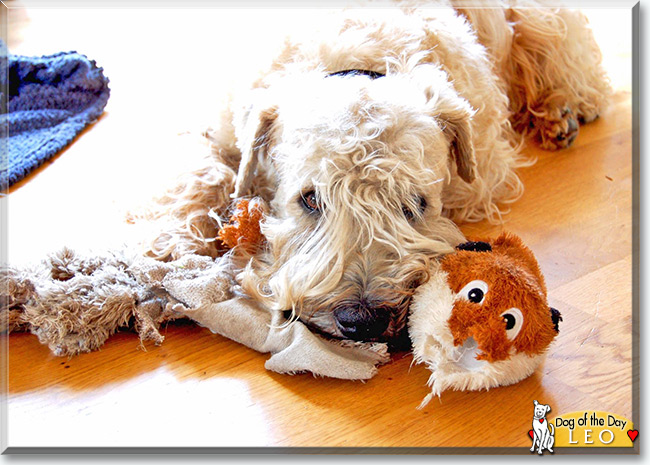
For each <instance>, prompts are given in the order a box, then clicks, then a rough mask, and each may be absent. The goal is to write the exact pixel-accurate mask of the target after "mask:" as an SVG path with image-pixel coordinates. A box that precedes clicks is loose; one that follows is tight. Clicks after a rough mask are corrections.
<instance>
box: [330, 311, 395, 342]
mask: <svg viewBox="0 0 650 465" xmlns="http://www.w3.org/2000/svg"><path fill="white" fill-rule="evenodd" d="M334 319H335V320H336V325H337V326H338V328H339V330H340V331H341V334H343V336H345V337H346V338H348V339H353V340H355V341H371V340H376V339H378V338H379V337H381V335H382V334H383V333H384V331H386V328H388V324H389V323H390V309H389V308H386V307H368V306H367V305H366V304H364V303H359V304H358V305H352V306H347V307H341V308H337V309H336V310H334Z"/></svg>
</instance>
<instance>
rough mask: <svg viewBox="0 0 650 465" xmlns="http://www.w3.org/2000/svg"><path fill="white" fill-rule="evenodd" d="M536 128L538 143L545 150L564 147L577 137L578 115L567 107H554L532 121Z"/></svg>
mask: <svg viewBox="0 0 650 465" xmlns="http://www.w3.org/2000/svg"><path fill="white" fill-rule="evenodd" d="M532 124H533V125H534V127H536V128H537V129H538V134H539V138H540V145H541V147H542V148H543V149H546V150H559V149H565V148H567V147H569V146H570V145H571V144H573V141H575V139H576V137H578V130H579V127H580V126H579V124H578V117H577V116H576V114H575V113H574V112H573V111H572V110H571V109H570V108H569V107H562V108H556V109H554V110H552V111H550V112H549V113H548V114H546V115H545V116H544V117H539V118H535V119H534V120H533V121H532Z"/></svg>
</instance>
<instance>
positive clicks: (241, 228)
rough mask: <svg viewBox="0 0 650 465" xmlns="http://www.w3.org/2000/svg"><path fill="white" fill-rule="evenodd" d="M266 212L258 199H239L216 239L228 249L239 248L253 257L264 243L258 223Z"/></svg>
mask: <svg viewBox="0 0 650 465" xmlns="http://www.w3.org/2000/svg"><path fill="white" fill-rule="evenodd" d="M266 212H267V208H266V204H265V203H264V201H263V200H262V199H260V198H258V197H255V198H253V199H250V200H249V199H239V200H238V201H237V202H236V204H235V208H234V210H233V212H232V214H231V216H230V219H229V220H228V223H226V224H225V225H224V226H223V227H222V228H221V229H220V230H219V233H218V236H217V237H218V238H219V240H220V241H221V242H222V243H223V245H224V246H225V247H226V248H228V249H234V248H235V247H237V246H239V247H240V248H241V250H242V251H244V252H245V253H247V254H249V255H254V254H255V253H256V252H257V251H258V250H259V248H260V246H261V245H262V244H263V243H264V236H263V235H262V230H261V228H260V222H261V221H262V219H263V218H264V215H265V214H266Z"/></svg>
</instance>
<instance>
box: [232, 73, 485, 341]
mask: <svg viewBox="0 0 650 465" xmlns="http://www.w3.org/2000/svg"><path fill="white" fill-rule="evenodd" d="M436 83H437V84H436ZM436 85H437V87H436ZM258 95H259V96H260V100H259V101H258V102H256V103H255V104H254V105H253V106H252V107H250V108H248V109H247V111H246V112H245V113H244V115H243V117H242V118H241V121H242V124H241V125H240V128H239V131H240V132H239V134H238V139H239V141H240V143H241V149H242V153H243V156H242V162H241V167H240V171H239V173H238V179H237V189H236V195H242V194H246V193H249V194H256V192H255V190H256V189H255V187H254V186H255V185H256V183H257V184H258V185H261V184H270V185H271V186H272V188H271V189H270V191H271V192H272V196H271V198H269V199H268V200H269V202H270V207H271V209H270V214H269V215H268V216H267V217H266V219H265V221H264V223H263V225H262V232H263V234H264V235H265V237H266V238H267V241H268V252H267V253H266V254H264V255H263V256H261V257H256V258H255V259H254V261H253V262H252V263H251V266H249V268H248V269H247V271H246V272H245V273H244V277H243V280H242V283H243V286H244V289H245V290H246V291H247V292H248V293H249V294H251V295H253V296H256V297H257V298H260V299H265V300H266V301H267V302H269V303H271V304H272V305H273V306H274V307H275V308H278V309H282V310H286V309H291V310H293V311H294V312H295V314H296V315H298V316H299V317H300V318H301V320H303V321H304V322H305V323H307V324H308V325H311V326H312V327H315V328H317V329H319V330H321V331H323V332H325V333H328V334H331V335H334V336H337V337H344V338H350V339H355V340H365V341H369V340H390V339H392V338H394V337H395V336H396V335H397V334H398V333H399V332H400V331H401V330H402V329H403V328H404V322H405V321H404V320H405V318H406V315H407V309H408V306H409V303H410V298H411V295H412V293H413V291H414V289H415V288H416V287H417V286H418V285H420V284H422V283H423V282H425V281H426V279H427V270H428V268H429V266H428V265H429V260H430V259H431V258H433V257H437V256H439V255H440V254H443V253H448V252H451V251H452V249H453V246H455V245H456V244H457V243H458V242H460V241H462V240H463V238H462V235H461V234H460V233H459V231H458V229H457V228H456V227H455V226H454V225H453V223H452V222H451V221H450V220H448V219H447V218H444V217H443V216H442V209H443V205H442V200H441V199H442V193H443V189H444V187H445V185H446V184H447V182H448V180H449V178H450V176H451V175H452V172H453V173H456V172H457V173H458V174H459V175H461V176H462V177H464V178H466V179H467V181H471V180H472V179H473V177H474V171H473V170H474V158H473V151H472V149H471V142H470V133H469V131H470V127H469V117H470V116H471V111H470V109H469V108H468V106H467V104H466V102H465V101H464V100H462V99H459V98H458V97H457V96H456V95H455V94H454V93H453V92H452V91H451V90H450V88H449V84H448V83H446V81H444V79H443V75H442V74H441V73H440V72H439V71H437V70H436V69H434V68H433V67H431V66H423V67H422V69H421V70H419V72H413V73H409V74H397V75H390V74H389V75H387V76H385V77H381V78H378V79H370V78H369V77H367V76H345V77H339V76H327V75H326V74H325V73H322V72H312V73H306V74H301V75H300V76H299V77H298V78H294V79H291V78H286V79H284V80H282V82H281V83H278V84H276V85H271V86H270V87H269V88H268V89H264V90H260V91H259V93H258ZM260 177H261V178H263V179H261V180H260V179H259V178H260Z"/></svg>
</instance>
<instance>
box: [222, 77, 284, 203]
mask: <svg viewBox="0 0 650 465" xmlns="http://www.w3.org/2000/svg"><path fill="white" fill-rule="evenodd" d="M260 92H265V89H260ZM258 93H259V92H258ZM277 116H278V109H277V106H274V105H268V104H264V103H258V104H256V105H252V106H251V107H250V108H249V109H248V111H245V112H244V114H243V116H242V117H240V118H239V122H238V125H237V126H238V127H237V128H236V135H237V145H238V147H239V149H240V150H241V161H240V162H239V169H238V171H237V178H236V180H235V192H234V194H233V197H234V198H238V197H243V196H245V195H248V194H249V193H248V192H247V191H248V190H249V189H250V187H251V184H252V182H253V179H254V177H255V170H256V169H257V165H258V160H259V159H260V158H262V157H264V156H266V155H267V153H268V151H269V147H270V146H271V145H272V132H273V126H274V124H275V122H276V120H277Z"/></svg>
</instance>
